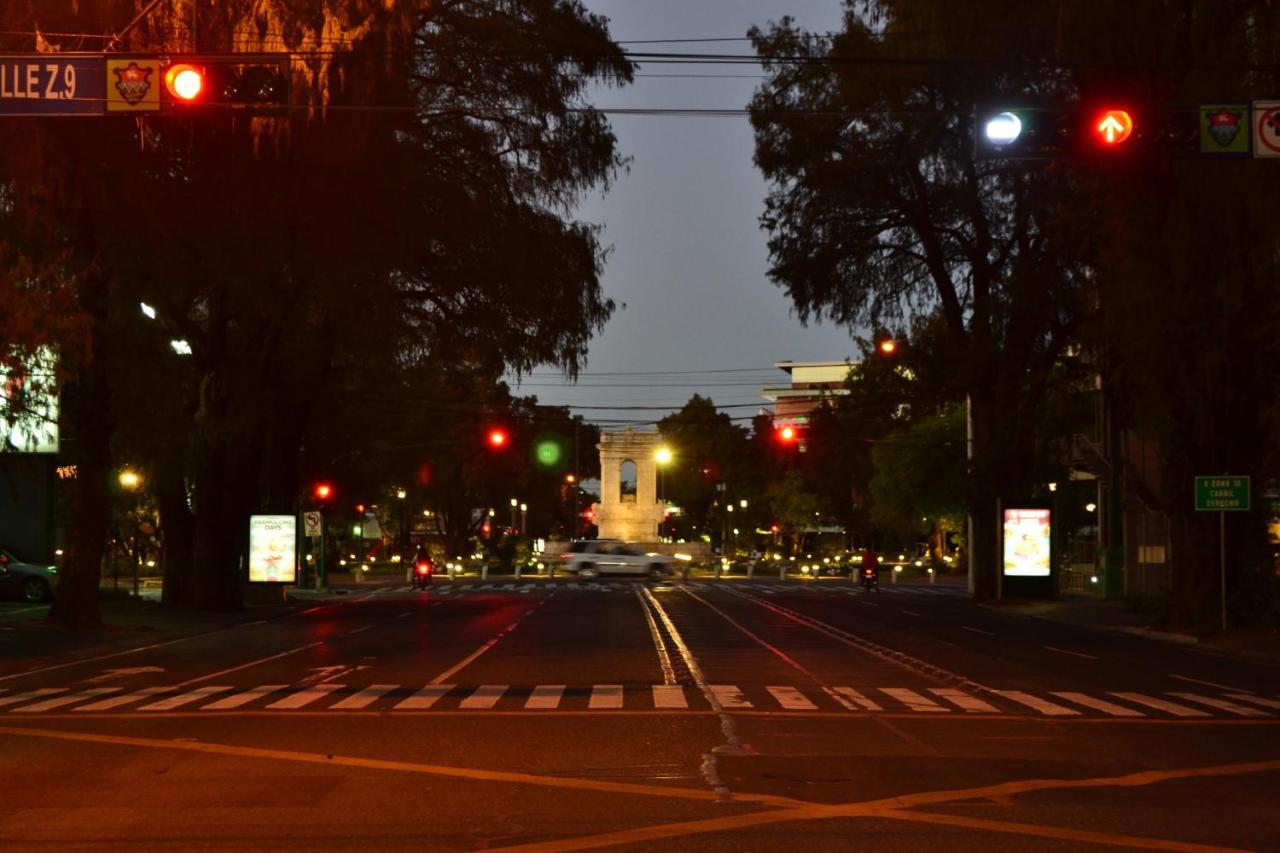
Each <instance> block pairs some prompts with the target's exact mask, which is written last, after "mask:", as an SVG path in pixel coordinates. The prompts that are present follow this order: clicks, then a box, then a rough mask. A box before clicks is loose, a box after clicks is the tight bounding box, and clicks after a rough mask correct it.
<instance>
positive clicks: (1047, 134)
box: [975, 104, 1161, 160]
mask: <svg viewBox="0 0 1280 853" xmlns="http://www.w3.org/2000/svg"><path fill="white" fill-rule="evenodd" d="M976 118H977V121H976V122H975V126H976V128H977V140H976V142H977V146H976V153H977V157H978V159H980V160H993V159H1004V160H1051V159H1056V158H1060V157H1089V156H1093V157H1097V156H1102V155H1114V154H1117V153H1119V152H1120V151H1122V150H1124V149H1126V148H1129V147H1131V146H1130V144H1129V142H1130V139H1135V138H1142V139H1144V140H1145V139H1149V138H1150V134H1147V135H1143V134H1141V133H1137V132H1138V131H1139V126H1140V125H1143V124H1146V123H1148V122H1147V118H1150V116H1148V117H1147V118H1143V119H1142V120H1141V121H1140V120H1139V111H1138V110H1136V109H1135V108H1133V107H1130V106H1126V105H1121V104H1102V105H1100V106H1075V107H991V108H987V109H982V110H979V111H978V113H977V116H976ZM1160 124H1161V122H1159V121H1155V122H1153V123H1152V128H1153V129H1154V128H1155V127H1158V126H1159V125H1160Z"/></svg>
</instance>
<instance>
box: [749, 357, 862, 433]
mask: <svg viewBox="0 0 1280 853" xmlns="http://www.w3.org/2000/svg"><path fill="white" fill-rule="evenodd" d="M774 366H775V367H777V368H778V369H779V370H784V371H786V372H787V373H788V374H789V375H790V377H791V383H790V384H789V385H777V386H770V387H767V388H765V389H764V390H763V391H761V392H760V393H761V396H763V397H764V398H765V399H766V400H768V401H769V402H771V403H773V419H774V422H775V423H778V424H793V425H796V426H804V425H805V424H807V423H808V422H809V413H810V412H812V411H813V410H814V409H815V408H817V407H818V406H820V405H822V403H823V402H824V401H826V400H829V399H831V398H832V397H841V396H844V395H846V394H848V393H849V389H848V388H846V387H845V380H846V379H848V377H849V370H850V369H851V368H853V366H854V363H853V362H850V361H779V362H778V363H777V364H775V365H774Z"/></svg>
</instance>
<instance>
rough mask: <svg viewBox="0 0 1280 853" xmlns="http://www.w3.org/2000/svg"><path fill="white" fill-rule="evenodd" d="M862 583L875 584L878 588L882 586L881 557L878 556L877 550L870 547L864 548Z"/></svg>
mask: <svg viewBox="0 0 1280 853" xmlns="http://www.w3.org/2000/svg"><path fill="white" fill-rule="evenodd" d="M861 574H862V583H863V585H864V586H865V585H868V579H870V584H874V585H875V587H876V588H877V589H879V587H880V558H879V557H877V556H876V552H875V551H872V550H871V549H870V548H863V549H862V570H861Z"/></svg>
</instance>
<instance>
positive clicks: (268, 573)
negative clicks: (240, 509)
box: [249, 515, 298, 583]
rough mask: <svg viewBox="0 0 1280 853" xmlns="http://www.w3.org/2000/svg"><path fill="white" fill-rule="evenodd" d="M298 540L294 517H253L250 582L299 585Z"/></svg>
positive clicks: (250, 522) (250, 538)
mask: <svg viewBox="0 0 1280 853" xmlns="http://www.w3.org/2000/svg"><path fill="white" fill-rule="evenodd" d="M297 537H298V519H297V518H295V517H294V516H292V515H251V516H249V582H250V583H297V581H298V559H297V551H296V547H297V541H298V539H297Z"/></svg>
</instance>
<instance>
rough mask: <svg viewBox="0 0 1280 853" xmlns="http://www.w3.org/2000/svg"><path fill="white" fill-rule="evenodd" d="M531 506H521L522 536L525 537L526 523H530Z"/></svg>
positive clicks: (523, 504)
mask: <svg viewBox="0 0 1280 853" xmlns="http://www.w3.org/2000/svg"><path fill="white" fill-rule="evenodd" d="M528 513H529V505H528V504H525V503H522V504H520V535H521V536H524V535H525V531H526V522H527V521H528V518H529V516H528Z"/></svg>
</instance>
